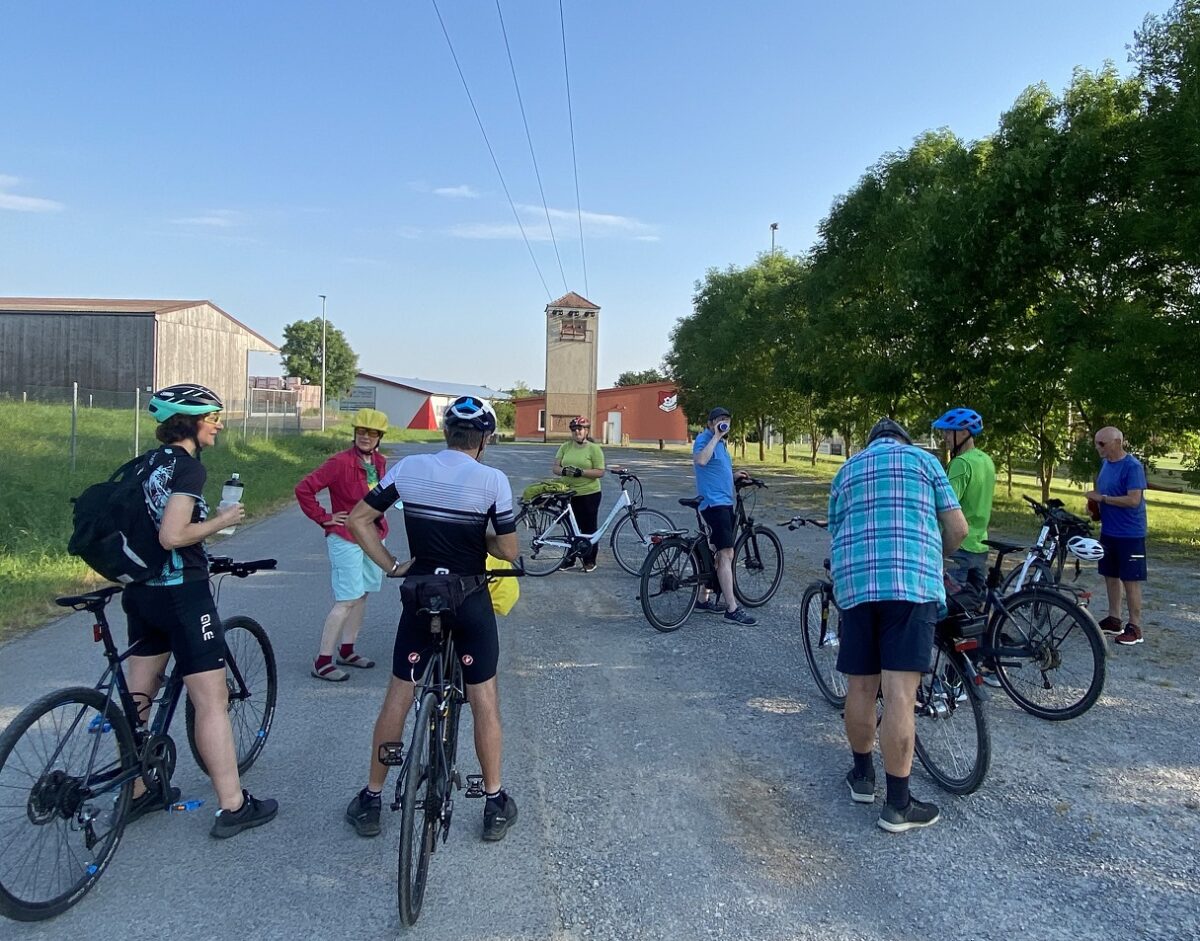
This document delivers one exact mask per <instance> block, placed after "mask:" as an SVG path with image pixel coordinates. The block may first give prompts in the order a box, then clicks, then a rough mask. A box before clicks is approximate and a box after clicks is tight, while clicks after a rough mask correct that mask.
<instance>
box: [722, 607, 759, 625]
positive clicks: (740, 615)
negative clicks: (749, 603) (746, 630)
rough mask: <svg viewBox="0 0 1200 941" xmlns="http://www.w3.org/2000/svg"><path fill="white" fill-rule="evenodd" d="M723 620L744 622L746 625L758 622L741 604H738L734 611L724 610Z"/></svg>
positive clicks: (736, 622) (737, 622)
mask: <svg viewBox="0 0 1200 941" xmlns="http://www.w3.org/2000/svg"><path fill="white" fill-rule="evenodd" d="M725 620H726V621H732V622H733V623H734V624H745V625H746V626H747V627H749V626H750V625H751V624H757V623H758V618H756V617H752V616H751V615H750V614H749V613H747V611H746V609H745V608H743V607H742V606H741V605H738V607H737V609H736V610H734V611H726V612H725Z"/></svg>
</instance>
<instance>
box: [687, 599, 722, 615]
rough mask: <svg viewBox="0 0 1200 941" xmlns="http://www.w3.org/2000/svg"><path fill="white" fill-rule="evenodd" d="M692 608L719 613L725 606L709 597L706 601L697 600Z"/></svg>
mask: <svg viewBox="0 0 1200 941" xmlns="http://www.w3.org/2000/svg"><path fill="white" fill-rule="evenodd" d="M693 610H695V611H707V612H708V613H709V614H720V613H721V612H722V611H724V610H725V606H724V605H723V604H718V603H717V601H716V600H715V599H713V598H709V599H708V600H707V601H697V602H696V607H695V608H694V609H693Z"/></svg>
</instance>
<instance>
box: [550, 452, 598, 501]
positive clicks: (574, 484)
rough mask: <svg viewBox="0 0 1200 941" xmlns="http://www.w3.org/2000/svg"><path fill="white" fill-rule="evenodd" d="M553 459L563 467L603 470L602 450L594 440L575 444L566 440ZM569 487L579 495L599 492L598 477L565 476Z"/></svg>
mask: <svg viewBox="0 0 1200 941" xmlns="http://www.w3.org/2000/svg"><path fill="white" fill-rule="evenodd" d="M554 458H555V460H557V461H558V463H559V464H561V465H562V466H563V467H578V468H579V469H580V470H604V451H602V450H601V449H600V445H598V444H596V442H595V441H587V442H585V443H583V444H576V443H575V442H574V441H567V442H566V443H564V444H563V445H562V447H560V448H559V449H558V453H557V454H555V455H554ZM566 481H567V483H569V484H570V485H571V489H572V490H574V491H575V493H576V494H578V495H579V496H581V497H584V496H587V495H588V494H589V493H599V492H600V478H599V477H567V478H566Z"/></svg>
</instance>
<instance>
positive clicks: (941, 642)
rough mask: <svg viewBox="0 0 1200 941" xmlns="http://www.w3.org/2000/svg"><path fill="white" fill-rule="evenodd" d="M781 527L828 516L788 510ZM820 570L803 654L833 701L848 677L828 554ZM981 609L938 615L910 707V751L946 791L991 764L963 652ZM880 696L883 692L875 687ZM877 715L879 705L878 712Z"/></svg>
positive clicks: (969, 788)
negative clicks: (840, 660) (840, 657)
mask: <svg viewBox="0 0 1200 941" xmlns="http://www.w3.org/2000/svg"><path fill="white" fill-rule="evenodd" d="M779 525H781V526H787V528H788V529H790V530H796V529H798V528H800V527H801V526H816V527H818V528H820V529H825V528H826V525H827V524H826V521H825V520H822V519H813V518H811V517H805V516H794V517H792V519H790V520H788V521H787V522H785V523H780V524H779ZM824 565H825V577H824V578H822V579H819V580H817V581H814V582H812V584H810V585H809V586H808V587H807V588H806V589H805V590H804V595H803V597H802V599H801V602H800V623H801V627H802V634H803V636H804V656H805V658H806V659H807V660H808V667H809V669H810V670H811V671H812V675H813V679H814V680H815V681H816V684H817V689H819V690H820V692H821V695H822V696H824V697H825V699H826V700H827V701H828V702H829V703H830V704H831V705H833V706H836V707H838V708H839V709H841V708H843V707H844V706H845V705H846V677H845V675H844V674H842V673H839V672H838V669H837V653H838V649H839V647H840V645H841V626H842V625H841V617H840V612H839V610H838V607H837V604H836V603H835V602H834V599H833V581H832V579H831V578H830V576H829V560H828V559H826V560H825V563H824ZM985 623H986V622H985V620H984V618H983V617H982V616H980V615H977V614H970V613H959V614H956V615H953V616H951V617H947V618H944V619H943V620H942V621H939V622H938V625H937V629H936V631H935V632H934V643H933V657H932V662H931V663H930V666H929V670H928V671H927V672H926V673H923V674H922V675H921V682H920V685H919V686H918V687H917V702H916V706H915V719H916V741H915V743H914V744H915V751H916V754H917V758H918V759H919V760H920V762H921V765H922V766H923V767H924V768H925V770H926V771H927V772H928V773H929V776H930V777H932V778H933V780H934V781H936V782H937V784H938V785H939V786H940V787H941V788H942V789H943V790H946V791H949V792H950V793H951V794H970V793H972V792H974V791H976V790H977V789H978V788H979V786H980V785H981V784H983V779H984V777H985V776H986V775H987V770H988V766H989V765H990V764H991V757H992V739H991V734H990V732H989V731H988V723H987V716H986V715H985V714H984V711H983V702H984V698H985V693H984V691H983V689H982V688H981V680H980V679H979V677H978V673H977V671H976V670H975V667H974V665H973V664H972V662H971V660H970V657H969V656H968V652H969V651H972V650H974V649H975V648H976V647H978V646H979V637H980V636H981V635H982V634H983V633H984V630H985ZM880 697H881V699H880V702H881V703H882V692H881V693H880ZM880 718H882V712H880Z"/></svg>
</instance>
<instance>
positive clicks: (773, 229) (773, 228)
mask: <svg viewBox="0 0 1200 941" xmlns="http://www.w3.org/2000/svg"><path fill="white" fill-rule="evenodd" d="M778 229H779V223H778V222H772V223H771V254H772V255H774V254H775V232H776V231H777V230H778Z"/></svg>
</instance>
